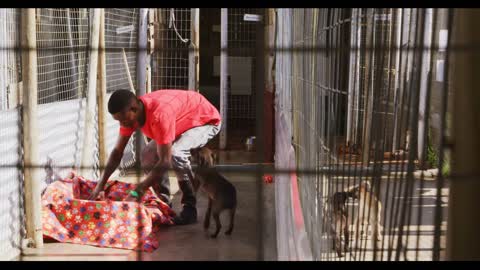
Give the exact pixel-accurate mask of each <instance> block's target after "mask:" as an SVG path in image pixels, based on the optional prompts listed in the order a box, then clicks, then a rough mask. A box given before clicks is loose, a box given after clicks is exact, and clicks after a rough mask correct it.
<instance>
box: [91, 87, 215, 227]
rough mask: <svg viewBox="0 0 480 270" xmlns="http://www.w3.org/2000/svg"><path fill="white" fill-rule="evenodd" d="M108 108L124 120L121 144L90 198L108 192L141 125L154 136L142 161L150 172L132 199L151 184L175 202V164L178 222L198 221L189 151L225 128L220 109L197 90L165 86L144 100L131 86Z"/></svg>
mask: <svg viewBox="0 0 480 270" xmlns="http://www.w3.org/2000/svg"><path fill="white" fill-rule="evenodd" d="M108 112H109V113H110V114H111V115H112V116H113V118H114V119H115V120H117V121H119V122H120V131H119V133H120V134H119V137H118V140H117V143H116V145H115V147H114V149H113V151H112V153H111V154H110V156H109V158H108V162H107V165H106V168H105V171H104V173H103V175H102V177H101V180H100V182H99V183H98V184H97V186H96V188H95V190H94V191H93V192H92V194H91V196H90V198H89V199H91V200H94V199H96V198H97V196H98V195H99V193H100V192H101V191H103V189H104V187H105V184H106V182H107V180H108V178H109V177H110V176H111V175H112V173H113V172H114V171H115V170H116V168H117V167H118V165H119V164H120V161H121V159H122V157H123V151H124V149H125V146H126V145H127V143H128V140H129V139H130V136H131V135H132V134H133V133H134V132H135V130H136V129H138V128H140V130H141V131H142V132H143V134H145V135H146V136H147V137H149V138H151V139H152V140H151V141H150V142H149V143H148V144H147V146H146V147H145V149H144V150H143V152H142V154H141V165H142V167H143V168H144V172H145V174H146V175H147V176H146V178H145V179H144V181H142V182H141V183H139V184H138V186H137V188H136V190H135V191H132V192H131V194H130V196H129V197H128V198H127V200H130V201H132V200H136V199H139V198H141V197H142V195H143V194H144V192H145V191H146V190H147V189H148V188H149V187H150V186H152V187H153V189H154V191H155V193H156V194H157V195H158V196H159V197H160V198H161V199H162V200H163V201H165V202H166V203H168V204H169V205H170V206H171V202H170V185H169V180H168V171H167V170H168V169H170V168H173V170H174V172H175V174H176V176H177V180H178V185H179V187H180V190H181V191H182V200H181V203H182V206H183V209H182V212H181V213H180V215H177V216H176V217H175V219H174V223H175V224H179V225H184V224H191V223H195V222H196V220H197V210H196V197H195V192H194V190H193V185H192V180H193V177H192V176H193V174H192V171H191V167H190V160H189V157H190V149H194V148H199V147H202V146H204V145H205V144H207V143H208V141H210V140H211V139H212V138H213V137H214V136H216V135H217V134H218V133H219V131H220V125H221V118H220V114H219V112H218V110H217V109H216V108H215V107H214V106H213V105H212V104H211V103H210V102H208V101H207V99H206V98H205V97H203V96H202V95H201V94H199V93H197V92H195V91H185V90H160V91H155V92H152V93H149V94H146V95H143V96H141V97H139V98H137V97H136V96H135V94H133V93H132V92H131V91H128V90H123V89H122V90H117V91H115V92H114V93H113V94H112V96H111V97H110V99H109V101H108Z"/></svg>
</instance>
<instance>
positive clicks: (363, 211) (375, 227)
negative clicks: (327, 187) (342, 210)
mask: <svg viewBox="0 0 480 270" xmlns="http://www.w3.org/2000/svg"><path fill="white" fill-rule="evenodd" d="M351 191H352V193H353V197H354V198H355V199H358V206H359V208H358V218H357V221H356V222H357V223H356V224H357V226H358V225H360V226H361V229H360V232H361V234H362V237H365V236H366V235H365V232H364V230H363V227H364V225H365V224H366V225H367V229H368V225H370V227H371V228H372V232H373V235H374V236H375V237H376V238H377V241H380V239H381V238H380V237H381V232H382V230H383V227H382V225H381V224H380V220H381V213H382V203H381V202H380V200H379V199H378V198H377V197H376V196H375V194H373V192H372V191H371V188H370V183H368V182H367V181H362V182H361V183H360V184H359V185H358V186H356V187H354V188H352V189H351ZM366 215H368V217H366Z"/></svg>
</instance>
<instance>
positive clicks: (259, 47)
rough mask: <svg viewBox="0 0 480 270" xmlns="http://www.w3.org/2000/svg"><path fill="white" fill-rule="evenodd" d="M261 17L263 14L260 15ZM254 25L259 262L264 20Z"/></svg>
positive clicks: (261, 242) (261, 244) (260, 257)
mask: <svg viewBox="0 0 480 270" xmlns="http://www.w3.org/2000/svg"><path fill="white" fill-rule="evenodd" d="M261 15H263V14H261ZM255 23H256V38H257V41H256V56H255V61H256V73H257V74H256V82H255V83H256V87H255V89H256V95H255V98H256V100H255V103H256V117H257V119H256V131H257V132H256V133H257V135H256V136H257V138H256V141H257V142H258V143H257V144H256V151H257V163H258V165H257V166H258V169H257V175H256V178H257V179H256V180H257V185H256V186H257V206H258V207H257V208H258V209H257V221H258V222H259V227H258V238H257V241H258V253H257V260H259V261H261V260H264V259H265V250H264V248H265V243H264V236H265V234H264V231H265V228H264V227H265V225H264V224H265V216H264V213H265V211H264V209H263V208H264V202H263V198H264V197H263V195H264V194H263V185H262V184H263V182H262V175H263V167H262V164H263V163H264V158H265V153H264V152H265V144H264V142H265V140H264V134H265V130H264V128H265V123H264V120H265V118H264V105H265V104H264V91H265V36H264V34H265V33H264V20H261V21H259V22H255Z"/></svg>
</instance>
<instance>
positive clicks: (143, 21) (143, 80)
mask: <svg viewBox="0 0 480 270" xmlns="http://www.w3.org/2000/svg"><path fill="white" fill-rule="evenodd" d="M147 29H148V8H141V9H140V11H139V14H138V50H137V95H139V96H142V95H145V93H146V89H147V74H146V72H147V69H146V67H147V56H148V55H147V45H148V43H147Z"/></svg>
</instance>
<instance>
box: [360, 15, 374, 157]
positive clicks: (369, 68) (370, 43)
mask: <svg viewBox="0 0 480 270" xmlns="http://www.w3.org/2000/svg"><path fill="white" fill-rule="evenodd" d="M370 18H371V23H369V21H370ZM366 20H367V29H366V31H367V38H366V48H367V53H366V61H365V62H366V63H365V71H366V72H367V76H366V77H367V83H365V87H364V88H365V91H364V92H365V95H364V97H365V102H364V106H363V109H364V112H365V113H364V114H363V123H364V125H363V134H364V137H363V143H362V165H363V166H368V162H369V160H370V135H371V125H372V115H373V95H374V91H375V89H374V85H373V76H374V71H375V69H374V66H375V64H374V61H375V59H374V51H373V49H372V48H374V46H375V12H374V11H373V10H372V9H368V11H367V18H366Z"/></svg>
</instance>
